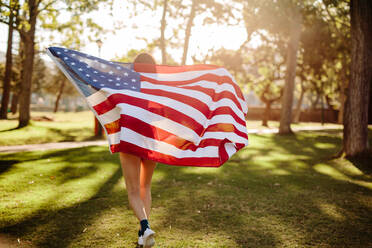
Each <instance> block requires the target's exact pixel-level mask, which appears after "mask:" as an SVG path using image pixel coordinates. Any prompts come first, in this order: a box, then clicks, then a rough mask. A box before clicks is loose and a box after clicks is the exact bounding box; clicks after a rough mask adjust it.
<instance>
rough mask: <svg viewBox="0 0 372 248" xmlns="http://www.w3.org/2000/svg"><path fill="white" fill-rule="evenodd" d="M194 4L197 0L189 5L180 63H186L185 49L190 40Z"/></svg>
mask: <svg viewBox="0 0 372 248" xmlns="http://www.w3.org/2000/svg"><path fill="white" fill-rule="evenodd" d="M196 5H197V1H196V0H193V1H192V5H191V11H190V18H189V20H188V22H187V26H186V30H185V43H184V45H183V55H182V65H185V64H186V59H187V51H188V49H189V41H190V36H191V28H192V25H193V21H194V18H195V12H196Z"/></svg>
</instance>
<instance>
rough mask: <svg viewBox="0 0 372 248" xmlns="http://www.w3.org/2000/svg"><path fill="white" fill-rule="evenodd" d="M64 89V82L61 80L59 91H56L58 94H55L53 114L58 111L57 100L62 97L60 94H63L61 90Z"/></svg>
mask: <svg viewBox="0 0 372 248" xmlns="http://www.w3.org/2000/svg"><path fill="white" fill-rule="evenodd" d="M64 88H65V80H62V82H61V85H60V87H59V91H58V94H57V99H56V102H55V104H54V113H56V112H57V111H58V106H59V100H60V99H61V97H62V94H63V89H64Z"/></svg>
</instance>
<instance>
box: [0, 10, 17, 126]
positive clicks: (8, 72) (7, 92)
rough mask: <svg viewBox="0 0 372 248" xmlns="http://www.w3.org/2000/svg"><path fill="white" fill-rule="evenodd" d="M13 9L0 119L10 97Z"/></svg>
mask: <svg viewBox="0 0 372 248" xmlns="http://www.w3.org/2000/svg"><path fill="white" fill-rule="evenodd" d="M13 19H14V15H13V11H12V9H10V15H9V28H8V47H7V50H6V62H5V75H4V85H3V95H2V99H1V108H0V119H6V118H7V114H8V105H9V98H10V81H11V79H12V64H13V63H12V45H13Z"/></svg>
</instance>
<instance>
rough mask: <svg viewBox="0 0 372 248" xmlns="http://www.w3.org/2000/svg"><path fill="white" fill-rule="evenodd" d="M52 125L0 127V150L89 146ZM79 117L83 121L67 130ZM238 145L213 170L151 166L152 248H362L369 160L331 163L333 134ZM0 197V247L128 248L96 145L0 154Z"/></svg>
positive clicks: (118, 183)
mask: <svg viewBox="0 0 372 248" xmlns="http://www.w3.org/2000/svg"><path fill="white" fill-rule="evenodd" d="M66 116H69V117H66ZM53 118H54V122H47V121H43V122H42V121H34V122H33V123H32V125H31V126H30V127H27V128H26V129H24V130H9V129H12V128H14V127H15V126H14V125H15V124H14V123H15V122H16V121H12V120H11V121H6V122H5V121H4V122H1V128H2V130H0V132H1V133H0V134H1V136H2V137H1V141H2V142H4V137H8V138H12V137H13V136H17V135H18V139H14V140H12V141H11V143H12V144H14V145H16V144H18V145H19V144H27V143H35V142H36V141H38V142H36V143H46V142H55V141H75V140H77V141H82V140H91V132H93V131H92V130H93V126H92V122H93V121H92V119H89V118H93V117H92V116H88V114H80V115H75V114H73V113H71V114H67V115H64V114H62V113H61V114H57V115H55V116H53ZM79 119H80V121H81V120H82V119H84V120H86V123H85V122H84V123H85V124H84V123H83V124H80V125H76V123H75V122H76V120H79ZM66 120H68V121H66ZM5 123H6V124H5ZM58 123H59V124H58ZM3 124H4V125H3ZM65 124H66V125H65ZM5 125H8V126H5ZM58 125H60V126H58ZM271 125H272V126H273V127H275V126H276V125H277V123H272V124H271ZM300 125H305V124H300ZM256 126H257V123H254V122H250V123H248V127H251V128H256ZM330 127H331V126H330ZM257 128H258V129H260V128H259V127H257ZM5 130H7V131H5ZM32 130H39V132H40V134H39V135H40V136H39V138H38V137H37V135H35V134H34V131H32ZM9 132H13V134H12V135H11V134H9ZM14 132H19V133H18V134H15V133H14ZM7 135H9V136H7ZM369 135H370V141H371V142H372V131H370V134H369ZM249 138H250V145H249V146H248V147H247V148H245V149H243V150H241V151H239V152H238V153H237V154H235V155H234V156H233V158H232V159H230V160H229V161H228V162H227V163H226V164H224V165H223V166H222V167H220V168H197V167H176V166H169V165H163V164H158V166H157V169H156V172H155V174H154V178H153V187H152V189H153V191H152V195H153V209H152V214H151V225H152V228H153V229H154V230H155V231H156V232H157V239H156V241H157V247H372V238H371V237H372V170H371V169H370V164H371V161H370V160H369V159H359V160H347V159H344V158H333V155H334V154H336V153H337V152H338V151H339V149H340V147H341V142H342V130H341V129H340V128H339V127H337V126H335V128H328V129H326V130H317V131H302V132H297V133H296V134H295V135H289V136H279V135H276V134H251V135H250V136H249ZM7 144H9V143H7ZM1 145H4V144H1ZM0 199H1V201H0V244H1V240H3V241H4V243H5V242H8V244H9V246H14V247H136V239H137V233H136V230H137V229H138V224H137V220H136V219H135V217H134V216H133V214H132V211H131V210H130V209H129V207H128V200H127V197H126V190H125V185H124V181H123V178H122V174H121V170H120V166H119V159H118V156H117V155H111V154H110V153H109V151H108V149H107V147H106V146H90V147H81V148H72V149H62V150H49V151H33V152H20V153H0Z"/></svg>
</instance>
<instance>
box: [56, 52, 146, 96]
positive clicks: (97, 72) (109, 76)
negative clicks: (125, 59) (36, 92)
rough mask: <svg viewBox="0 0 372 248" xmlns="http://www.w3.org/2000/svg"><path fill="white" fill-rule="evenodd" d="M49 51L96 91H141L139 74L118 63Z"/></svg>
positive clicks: (78, 54) (80, 54) (72, 53)
mask: <svg viewBox="0 0 372 248" xmlns="http://www.w3.org/2000/svg"><path fill="white" fill-rule="evenodd" d="M49 50H50V51H51V53H52V54H53V55H54V56H56V57H58V58H59V59H61V60H62V61H63V62H64V63H65V64H66V65H67V66H68V67H69V68H70V69H71V70H72V71H73V72H75V73H76V74H77V75H78V76H79V77H80V78H81V79H82V81H84V82H86V83H88V84H90V85H92V86H93V87H94V88H96V89H102V88H111V89H127V90H134V91H140V90H141V82H140V74H139V73H137V72H135V71H133V70H131V69H128V68H125V67H124V66H122V65H120V63H115V62H112V61H107V60H104V59H100V58H97V57H94V56H91V55H87V54H84V53H81V52H78V51H74V50H69V49H65V48H60V47H51V48H49Z"/></svg>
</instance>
